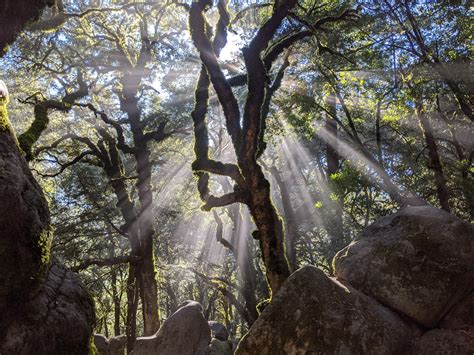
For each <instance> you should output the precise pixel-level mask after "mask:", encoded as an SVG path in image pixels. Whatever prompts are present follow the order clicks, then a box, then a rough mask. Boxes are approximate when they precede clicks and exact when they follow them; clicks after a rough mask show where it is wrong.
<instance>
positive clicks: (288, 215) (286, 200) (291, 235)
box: [270, 166, 298, 272]
mask: <svg viewBox="0 0 474 355" xmlns="http://www.w3.org/2000/svg"><path fill="white" fill-rule="evenodd" d="M270 170H271V172H272V175H273V177H274V178H275V181H276V183H277V185H278V188H279V190H280V195H281V200H282V205H283V212H284V213H285V226H286V234H285V247H286V255H287V257H288V262H289V263H290V269H291V272H294V271H296V269H298V262H297V259H296V242H297V238H298V229H297V227H296V217H295V212H294V210H293V206H292V205H291V196H290V191H289V189H288V186H287V183H286V182H285V181H283V177H282V176H281V174H280V172H279V171H278V169H277V168H276V167H274V166H272V167H271V169H270Z"/></svg>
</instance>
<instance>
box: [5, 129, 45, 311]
mask: <svg viewBox="0 0 474 355" xmlns="http://www.w3.org/2000/svg"><path fill="white" fill-rule="evenodd" d="M0 201H1V203H0V270H2V272H1V273H0V309H1V308H8V307H10V305H11V304H12V303H21V302H22V298H23V297H26V295H27V293H28V292H27V291H29V290H31V289H34V286H35V283H40V282H41V281H42V279H43V278H44V276H45V272H46V270H47V268H48V266H49V262H50V256H49V252H50V244H51V239H52V233H51V230H50V224H49V223H50V217H49V210H48V205H47V202H46V200H45V198H44V196H43V192H42V190H41V188H40V186H39V185H38V183H37V182H36V181H35V179H34V178H33V175H32V174H31V172H30V170H29V168H28V165H27V164H26V161H25V160H24V158H23V157H21V155H20V153H19V151H18V149H17V147H16V144H15V142H14V140H13V137H12V136H11V135H10V134H9V133H7V132H0Z"/></svg>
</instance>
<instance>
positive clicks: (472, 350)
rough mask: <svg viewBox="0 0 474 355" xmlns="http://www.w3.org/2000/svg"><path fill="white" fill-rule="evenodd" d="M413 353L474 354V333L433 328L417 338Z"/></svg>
mask: <svg viewBox="0 0 474 355" xmlns="http://www.w3.org/2000/svg"><path fill="white" fill-rule="evenodd" d="M410 354H412V355H472V354H474V333H472V332H471V333H468V332H465V331H459V330H451V329H433V330H430V331H428V332H426V333H425V334H423V336H422V337H420V338H419V339H417V340H416V341H415V343H414V345H413V348H412V349H411V351H410Z"/></svg>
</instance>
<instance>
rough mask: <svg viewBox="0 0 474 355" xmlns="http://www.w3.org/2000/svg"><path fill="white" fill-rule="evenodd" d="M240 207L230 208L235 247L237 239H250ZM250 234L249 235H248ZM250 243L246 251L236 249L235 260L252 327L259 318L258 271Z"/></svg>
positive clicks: (249, 322)
mask: <svg viewBox="0 0 474 355" xmlns="http://www.w3.org/2000/svg"><path fill="white" fill-rule="evenodd" d="M240 208H241V207H240V206H232V207H230V212H231V213H230V216H231V219H232V222H233V224H234V231H235V232H234V236H235V238H233V245H239V243H241V241H239V240H237V238H240V237H242V236H243V235H245V236H246V238H250V231H246V230H243V228H244V226H243V224H242V214H241V213H240ZM247 233H248V234H247ZM249 242H250V241H248V240H246V243H245V249H243V250H241V248H239V247H237V248H236V247H234V248H233V251H234V258H235V260H236V262H237V266H238V268H239V271H240V278H241V284H242V297H243V298H244V302H245V308H247V312H248V315H249V317H248V318H249V320H248V322H247V324H248V326H249V327H250V326H251V325H252V324H253V322H254V321H255V320H256V319H257V318H258V312H257V303H258V302H257V296H256V289H257V270H256V269H255V264H254V260H253V255H252V250H251V247H250V243H249Z"/></svg>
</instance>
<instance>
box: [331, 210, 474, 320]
mask: <svg viewBox="0 0 474 355" xmlns="http://www.w3.org/2000/svg"><path fill="white" fill-rule="evenodd" d="M334 266H335V273H336V276H337V277H338V279H341V280H345V281H347V282H349V283H350V284H351V285H352V286H353V287H355V288H356V289H358V290H360V291H362V292H364V293H365V294H367V295H370V296H372V297H374V298H375V299H376V300H378V301H379V302H381V303H383V304H386V305H388V306H390V307H391V308H393V309H395V310H397V311H399V312H401V313H403V314H405V315H408V316H409V317H411V318H412V319H414V320H416V321H417V322H419V323H420V324H422V325H424V326H426V327H428V328H432V327H434V326H436V325H437V324H438V323H439V322H440V320H441V319H442V318H443V317H444V316H445V315H446V314H447V312H448V311H449V310H450V309H451V307H452V306H453V305H455V304H456V303H458V302H459V301H460V300H462V299H464V298H465V297H466V296H467V295H469V294H470V292H472V290H473V288H474V226H473V225H472V224H470V223H467V222H464V221H462V220H460V219H459V218H457V217H455V216H453V215H451V214H449V213H447V212H445V211H442V210H439V209H437V208H434V207H430V206H421V207H409V208H405V209H403V210H401V211H400V212H397V213H395V214H393V215H390V216H387V217H384V218H382V219H380V220H378V221H376V222H375V223H374V224H372V225H371V226H369V227H368V228H366V229H365V230H364V231H363V233H362V234H361V235H360V236H359V237H358V238H356V240H355V241H354V242H352V243H351V244H350V245H349V246H347V247H346V248H344V249H343V250H341V251H340V252H339V253H338V254H337V255H336V257H335V258H334Z"/></svg>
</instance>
